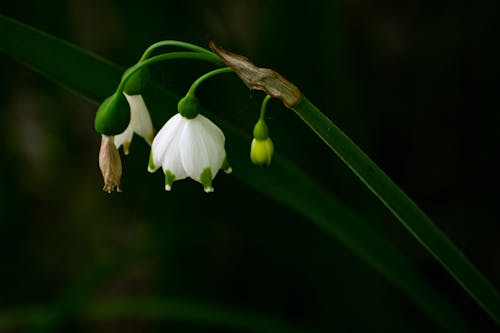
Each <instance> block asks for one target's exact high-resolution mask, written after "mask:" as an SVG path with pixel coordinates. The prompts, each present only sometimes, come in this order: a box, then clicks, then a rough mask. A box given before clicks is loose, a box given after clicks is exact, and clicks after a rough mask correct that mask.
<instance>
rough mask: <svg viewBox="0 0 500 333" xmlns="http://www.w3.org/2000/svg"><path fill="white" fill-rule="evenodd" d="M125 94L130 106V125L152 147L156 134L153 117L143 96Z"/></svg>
mask: <svg viewBox="0 0 500 333" xmlns="http://www.w3.org/2000/svg"><path fill="white" fill-rule="evenodd" d="M123 94H124V95H125V97H126V98H127V101H128V104H129V105H130V124H131V126H132V128H133V131H134V132H135V133H137V134H138V135H140V136H142V137H143V138H144V140H146V142H147V143H148V144H150V145H151V140H152V137H153V133H154V129H153V123H152V122H151V116H150V115H149V111H148V108H147V107H146V103H145V102H144V99H143V98H142V95H127V94H126V93H123Z"/></svg>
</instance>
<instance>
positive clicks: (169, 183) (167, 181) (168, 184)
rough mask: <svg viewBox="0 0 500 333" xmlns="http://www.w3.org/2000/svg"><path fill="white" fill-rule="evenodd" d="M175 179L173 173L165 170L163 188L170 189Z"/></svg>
mask: <svg viewBox="0 0 500 333" xmlns="http://www.w3.org/2000/svg"><path fill="white" fill-rule="evenodd" d="M174 181H175V175H174V174H173V173H172V172H170V170H167V171H165V190H166V191H170V190H171V189H172V184H173V183H174Z"/></svg>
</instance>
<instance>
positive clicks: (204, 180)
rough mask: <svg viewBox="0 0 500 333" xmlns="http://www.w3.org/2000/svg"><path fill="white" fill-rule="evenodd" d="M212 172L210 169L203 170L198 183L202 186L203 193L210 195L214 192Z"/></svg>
mask: <svg viewBox="0 0 500 333" xmlns="http://www.w3.org/2000/svg"><path fill="white" fill-rule="evenodd" d="M212 178H213V177H212V171H211V170H210V168H205V169H204V170H203V171H202V172H201V175H200V183H201V185H203V188H204V189H205V192H207V193H210V192H213V191H214V188H213V187H212Z"/></svg>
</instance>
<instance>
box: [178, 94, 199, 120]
mask: <svg viewBox="0 0 500 333" xmlns="http://www.w3.org/2000/svg"><path fill="white" fill-rule="evenodd" d="M177 110H178V111H179V113H180V114H181V116H183V117H184V118H187V119H193V118H196V116H197V115H198V113H200V102H198V98H196V97H195V96H194V95H190V94H188V95H186V96H184V97H183V98H181V100H180V101H179V103H178V104H177Z"/></svg>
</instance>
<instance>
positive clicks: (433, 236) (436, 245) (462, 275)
mask: <svg viewBox="0 0 500 333" xmlns="http://www.w3.org/2000/svg"><path fill="white" fill-rule="evenodd" d="M293 110H294V111H295V112H296V113H297V114H298V115H299V117H301V118H302V119H303V120H304V122H305V123H306V124H308V125H309V126H310V127H311V128H312V129H313V130H314V132H316V134H317V135H318V136H319V137H320V138H321V139H322V140H323V141H324V142H325V143H326V144H327V145H328V146H329V147H330V148H331V149H332V150H333V151H334V152H335V153H336V154H337V155H338V156H339V157H340V158H341V159H342V161H344V163H345V164H347V166H349V168H350V169H351V170H352V171H353V172H354V173H355V174H356V175H357V176H358V177H359V178H360V179H361V181H362V182H363V183H364V184H365V185H366V186H367V187H368V188H369V189H370V190H371V191H372V192H373V193H374V194H375V195H376V196H377V197H378V198H379V199H380V201H382V203H384V205H385V206H386V207H387V208H388V209H389V210H390V211H391V212H392V213H393V214H394V215H395V216H396V217H397V219H398V220H399V221H400V222H401V223H402V224H403V225H404V226H405V227H406V228H407V229H408V231H409V232H410V233H411V234H412V235H413V236H414V237H415V238H416V239H417V240H418V241H419V242H420V243H421V244H422V245H423V246H424V247H425V249H426V250H427V251H429V252H430V253H431V254H432V255H433V256H434V257H435V258H436V259H437V260H438V261H439V263H440V264H441V265H443V266H444V268H445V269H446V270H447V271H448V272H449V273H450V274H451V275H452V276H453V277H454V278H455V279H456V280H457V281H458V283H459V284H460V285H461V286H462V287H463V288H464V289H465V290H466V291H467V292H468V293H469V294H470V295H471V296H472V298H473V299H474V300H476V302H478V303H479V305H480V306H481V307H482V308H483V309H484V310H485V311H486V312H487V313H488V314H489V315H490V316H491V317H492V318H493V319H494V320H495V321H496V322H497V324H500V296H499V294H498V292H497V290H496V289H495V287H494V286H493V285H492V284H491V283H490V282H489V281H488V280H487V279H486V278H485V277H484V276H483V275H482V274H481V272H479V270H477V268H476V267H474V265H473V264H472V263H471V262H470V261H469V260H468V259H467V258H466V257H465V256H464V254H463V253H462V252H461V251H460V249H459V248H458V247H457V246H456V245H454V244H453V243H452V242H451V241H450V240H449V239H448V238H447V237H446V235H445V234H444V233H443V232H441V230H439V229H438V227H437V226H436V225H435V224H434V223H433V222H432V221H431V219H430V218H429V217H428V216H427V215H426V214H425V213H424V212H423V211H422V210H420V208H418V207H417V205H416V204H415V203H414V202H413V201H412V200H411V199H410V198H409V197H408V196H407V195H406V194H405V193H404V192H403V191H402V190H401V189H400V188H399V187H398V186H397V185H396V184H395V183H394V182H393V181H392V180H391V179H390V178H389V177H388V176H387V175H386V174H385V173H384V172H383V171H382V170H381V169H380V168H379V167H378V166H377V165H376V164H375V162H373V161H372V160H371V159H370V158H369V157H368V156H367V155H366V154H365V153H364V152H363V151H362V150H361V149H360V148H359V147H358V146H357V145H356V144H355V143H354V142H352V141H351V139H349V138H348V137H347V135H345V134H344V133H343V132H342V131H341V130H340V129H339V128H338V127H337V126H335V124H333V123H332V122H331V121H330V119H328V118H327V117H326V116H325V115H324V114H323V113H321V111H319V110H318V109H317V108H316V107H315V106H314V105H313V104H312V103H311V102H310V101H309V100H307V98H306V97H304V96H303V97H302V99H301V101H300V102H299V103H298V104H297V105H295V106H294V107H293Z"/></svg>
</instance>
